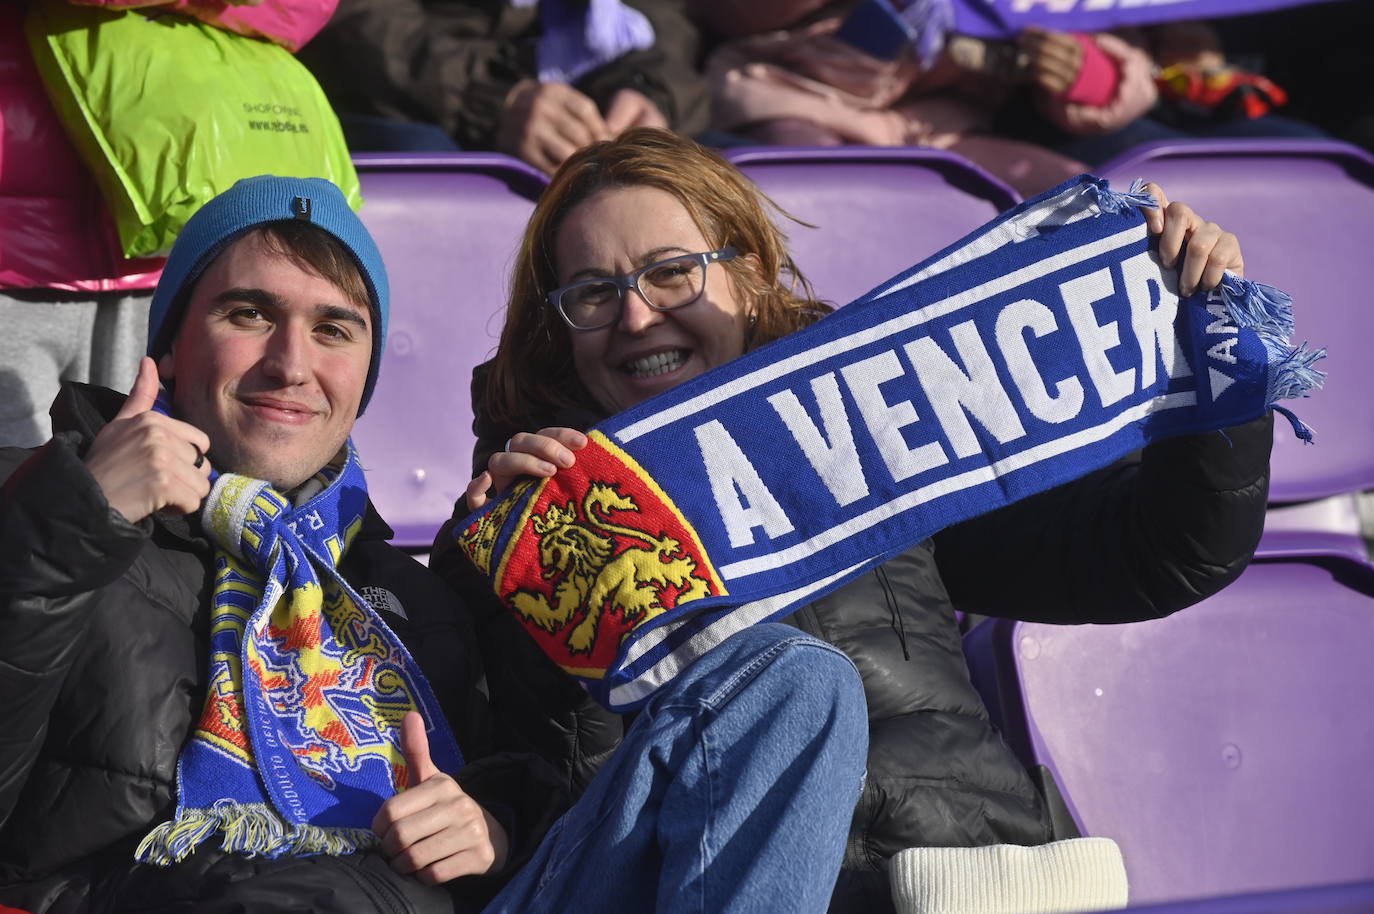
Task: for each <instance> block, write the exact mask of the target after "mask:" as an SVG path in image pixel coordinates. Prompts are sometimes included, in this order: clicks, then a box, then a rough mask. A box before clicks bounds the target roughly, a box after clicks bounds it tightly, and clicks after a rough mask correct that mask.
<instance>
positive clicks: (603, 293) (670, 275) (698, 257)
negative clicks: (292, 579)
mask: <svg viewBox="0 0 1374 914" xmlns="http://www.w3.org/2000/svg"><path fill="white" fill-rule="evenodd" d="M738 256H739V252H738V251H736V250H735V249H734V248H732V247H724V248H721V249H720V250H718V251H705V252H703V253H701V254H682V255H680V256H678V257H670V258H669V259H667V260H660V261H658V262H657V263H651V264H649V265H648V266H647V267H641V268H639V269H638V270H635V271H634V272H633V273H627V274H626V275H624V276H607V277H605V278H604V279H584V280H582V281H580V282H574V283H570V284H568V285H566V286H563V287H562V288H561V289H554V290H553V291H552V292H550V293H549V304H551V305H553V306H554V308H556V309H557V310H558V313H559V314H560V315H562V316H563V320H565V321H567V323H568V326H569V327H571V328H573V329H574V330H599V329H600V328H602V327H609V326H610V325H611V324H614V323H615V322H616V321H617V320H619V319H620V312H621V310H622V309H623V308H624V307H625V294H626V293H627V292H628V291H629V290H630V289H634V290H635V291H636V292H638V293H639V297H640V298H642V299H644V301H645V302H646V303H647V304H648V305H649V307H650V308H653V309H654V310H655V311H672V310H673V309H674V308H681V307H684V306H686V305H690V304H691V303H692V302H694V301H696V300H697V299H698V298H700V297H701V293H702V291H703V290H705V288H706V267H707V265H708V264H712V263H723V262H725V261H727V260H734V259H735V258H736V257H738Z"/></svg>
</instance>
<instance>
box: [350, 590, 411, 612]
mask: <svg viewBox="0 0 1374 914" xmlns="http://www.w3.org/2000/svg"><path fill="white" fill-rule="evenodd" d="M358 595H359V596H361V597H362V598H363V599H364V600H366V601H367V603H368V605H369V606H371V607H372V608H373V609H374V610H376V611H377V612H389V613H392V614H393V615H397V616H400V617H401V618H402V619H409V618H410V616H408V615H406V610H405V607H404V606H402V605H401V601H400V600H398V599H396V595H395V594H394V593H392V592H391V591H389V590H387V589H386V588H385V587H360V588H358Z"/></svg>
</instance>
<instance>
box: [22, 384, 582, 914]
mask: <svg viewBox="0 0 1374 914" xmlns="http://www.w3.org/2000/svg"><path fill="white" fill-rule="evenodd" d="M122 402H123V397H121V396H119V395H118V394H115V393H113V392H111V391H107V390H102V389H99V388H91V387H86V386H85V385H74V386H72V387H69V388H66V389H64V391H63V393H62V394H61V395H60V396H59V398H58V402H57V404H56V405H55V407H54V410H53V418H54V427H56V428H58V429H60V430H62V431H60V432H59V434H58V435H57V437H56V438H55V439H54V440H53V441H51V442H49V443H48V444H47V445H45V446H44V447H42V448H40V449H38V450H37V451H33V452H31V451H27V450H20V449H13V448H11V449H4V450H0V479H4V484H3V487H0V627H2V628H3V631H4V638H3V640H2V641H0V704H3V707H4V708H5V715H4V719H5V728H4V732H3V733H2V734H0V904H8V905H12V906H16V907H19V908H22V909H24V910H29V911H34V912H39V911H48V910H53V911H63V912H68V911H143V910H157V911H168V912H170V911H186V912H190V911H220V910H223V911H254V910H273V911H277V910H293V911H297V910H298V911H340V912H359V911H362V912H366V911H373V910H381V911H387V912H393V911H394V912H403V911H449V910H452V909H453V908H454V906H455V902H456V903H457V907H458V908H459V909H460V910H461V909H464V908H466V907H468V906H476V905H478V904H480V903H481V901H482V900H483V899H484V898H485V897H486V896H487V895H488V894H489V893H490V892H491V891H492V890H493V889H494V888H495V887H496V883H498V882H499V879H498V878H497V877H484V878H483V879H480V880H472V879H470V880H457V881H456V882H454V883H451V884H450V885H451V886H452V887H453V892H449V891H445V890H442V889H433V888H426V887H425V886H422V885H421V884H420V883H419V882H417V881H415V880H414V879H411V878H409V877H401V876H398V875H396V874H395V873H393V872H392V871H391V870H390V869H389V867H388V866H387V865H386V863H385V861H384V860H382V859H381V858H380V857H377V856H375V855H369V854H360V855H354V856H352V857H346V858H327V857H312V858H303V859H300V860H291V859H283V860H278V861H271V860H262V859H248V858H245V857H242V856H240V855H225V854H223V853H222V852H220V851H218V850H217V849H215V848H214V847H213V845H214V844H215V842H213V841H211V842H207V844H206V845H203V846H202V848H201V849H200V851H199V852H197V853H196V854H195V855H193V856H192V857H191V858H190V859H189V860H188V861H186V862H185V863H183V864H180V865H177V866H175V867H171V868H161V867H152V866H141V865H135V864H134V863H133V850H134V847H135V846H136V845H137V843H138V841H139V840H140V839H141V838H142V837H143V836H144V835H145V834H147V832H148V830H149V829H150V828H151V827H152V826H154V825H156V824H158V823H159V822H162V821H165V820H166V819H168V818H169V817H170V816H171V814H172V812H173V809H174V804H175V798H176V788H175V776H176V763H177V757H178V755H179V753H180V751H181V748H182V744H183V743H184V741H185V740H186V737H187V736H188V735H189V733H190V731H191V728H192V726H193V724H194V722H195V720H196V719H197V718H198V717H199V714H200V710H201V707H202V705H203V702H204V698H205V675H206V672H207V658H208V640H207V639H208V630H207V629H208V625H207V623H208V608H209V597H210V594H211V590H212V583H213V582H212V567H213V566H212V552H211V547H210V545H209V543H208V542H207V540H206V539H205V538H204V537H202V536H201V535H200V532H199V525H198V522H197V521H196V520H195V519H193V518H187V517H182V516H178V515H171V514H157V515H154V516H153V517H152V518H149V519H146V520H144V521H143V522H141V523H139V524H129V523H128V522H127V521H125V520H124V518H123V517H122V516H121V515H119V513H118V512H116V511H114V510H112V509H111V508H110V507H109V504H108V503H107V502H106V501H105V498H104V495H103V493H102V492H101V491H100V488H99V486H98V484H97V483H96V482H95V480H94V479H93V478H92V477H91V475H90V474H89V473H88V472H87V471H86V469H85V465H84V464H83V463H82V462H81V457H82V454H83V453H84V451H85V449H86V447H87V446H88V444H89V442H90V440H91V439H92V438H93V436H94V435H95V433H96V432H97V431H98V430H99V429H100V428H101V427H102V426H103V425H104V423H105V422H106V421H107V419H108V417H110V416H112V415H113V414H114V412H116V411H117V410H118V408H119V406H120V404H121V403H122ZM390 535H391V531H390V529H389V528H388V527H387V526H386V524H385V523H383V522H382V521H381V519H380V518H379V517H377V515H376V514H375V513H373V512H369V515H368V517H367V519H366V520H365V522H364V528H363V530H362V532H361V533H360V534H359V536H358V539H357V540H356V541H355V543H354V545H353V547H352V548H351V549H350V550H349V553H348V555H347V557H346V558H345V560H344V563H343V565H342V566H341V570H342V571H343V574H344V576H345V577H346V578H347V579H348V580H349V582H350V583H352V584H353V585H354V587H355V588H356V589H357V590H358V591H359V592H360V593H361V594H363V595H364V596H365V597H366V598H367V599H368V600H369V601H370V602H372V604H373V605H374V607H376V608H377V610H378V611H379V612H380V613H381V615H382V616H383V617H384V618H385V619H386V621H387V624H388V625H390V626H391V627H392V628H393V630H395V631H396V632H397V634H398V635H399V636H400V637H401V638H402V639H403V640H404V641H405V642H406V644H407V646H408V647H409V649H410V650H411V652H412V654H413V655H414V656H415V658H416V660H417V661H418V662H419V664H420V666H421V667H422V668H423V669H424V671H425V673H426V675H427V676H428V678H429V680H430V682H431V684H432V685H433V687H434V691H435V694H436V695H437V696H438V697H439V700H440V702H441V704H442V705H443V708H444V712H445V714H446V715H447V716H448V718H449V720H450V722H451V723H452V725H453V729H454V732H455V735H456V736H457V738H458V741H459V744H460V746H461V747H462V749H463V751H464V753H465V755H466V756H467V759H468V760H469V762H470V765H469V767H468V768H467V769H465V770H464V771H463V772H462V773H461V775H460V776H459V780H460V781H461V782H462V783H463V784H464V787H465V789H467V790H468V792H469V793H471V794H472V795H473V796H474V798H476V799H477V800H478V801H479V802H481V803H483V804H484V805H487V806H488V807H489V808H492V809H493V811H494V812H495V813H496V814H497V815H499V816H506V817H507V820H508V821H509V822H510V823H511V824H512V825H513V826H514V834H513V838H514V840H515V841H516V847H515V848H513V850H515V853H514V854H513V855H512V866H516V865H518V864H519V863H520V862H521V861H522V859H523V858H524V857H526V856H527V855H528V853H529V851H531V850H532V849H533V846H534V845H535V844H536V843H537V842H538V840H539V838H540V837H541V836H542V833H543V830H544V829H545V828H546V827H547V825H548V824H549V823H550V822H551V821H552V818H553V817H554V816H556V815H557V814H558V813H560V812H561V811H562V809H563V808H564V806H565V805H566V801H565V791H563V790H562V789H561V787H559V786H558V784H557V781H556V778H555V777H554V775H553V773H552V772H548V773H547V774H541V772H545V771H546V770H547V769H546V767H545V766H543V765H542V763H537V764H532V761H533V760H531V759H530V758H528V757H517V756H510V755H506V756H503V755H496V754H493V751H492V741H491V721H490V715H489V711H488V709H487V706H486V700H485V697H484V695H483V694H482V692H481V691H480V680H481V669H480V666H479V664H478V662H477V661H476V659H475V656H474V655H475V651H474V650H473V647H474V644H475V641H474V638H473V637H472V634H471V625H470V622H469V620H468V618H467V616H466V614H465V611H464V608H463V606H462V604H461V603H460V601H459V600H458V599H457V597H456V596H455V595H454V594H453V593H452V591H451V590H450V589H449V588H448V587H446V586H445V585H444V584H443V582H441V581H440V580H438V578H436V577H435V576H434V575H432V574H430V573H429V572H428V571H426V570H425V569H424V568H423V567H422V566H420V565H419V564H418V563H416V562H415V561H414V560H412V559H411V558H410V557H409V556H406V555H404V554H403V553H401V552H399V551H398V550H396V549H394V548H392V547H391V546H389V545H388V544H387V543H386V539H387V538H388V537H389V536H390ZM398 609H399V611H398ZM249 876H254V877H256V878H252V879H249V878H247V877H249Z"/></svg>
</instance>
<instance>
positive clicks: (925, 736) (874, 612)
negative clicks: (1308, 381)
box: [430, 375, 1273, 912]
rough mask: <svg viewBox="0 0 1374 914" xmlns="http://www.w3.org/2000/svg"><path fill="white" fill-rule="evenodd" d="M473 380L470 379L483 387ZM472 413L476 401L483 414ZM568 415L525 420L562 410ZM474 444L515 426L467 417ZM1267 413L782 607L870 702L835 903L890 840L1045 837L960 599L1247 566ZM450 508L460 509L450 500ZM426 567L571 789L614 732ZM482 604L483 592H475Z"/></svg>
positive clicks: (1069, 604) (1142, 609)
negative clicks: (984, 696) (980, 688)
mask: <svg viewBox="0 0 1374 914" xmlns="http://www.w3.org/2000/svg"><path fill="white" fill-rule="evenodd" d="M482 383H483V378H482V377H481V376H480V375H479V376H478V377H476V378H475V380H474V386H475V388H477V389H478V396H476V397H474V402H477V403H480V402H482V401H481V399H480V388H481V386H482ZM480 415H481V413H480V411H479V416H480ZM570 418H574V417H573V416H571V414H568V415H561V416H555V417H547V419H548V421H545V422H542V423H539V424H536V425H534V426H533V427H542V426H543V425H558V424H565V423H566V422H567V420H569V419H570ZM477 430H478V434H479V442H478V445H477V453H476V455H475V461H477V462H479V465H481V466H485V461H486V458H487V457H488V456H489V455H490V453H491V452H493V451H495V450H498V449H500V448H501V447H502V445H503V444H504V442H505V440H506V437H507V436H508V435H509V434H510V433H511V430H509V429H498V428H495V427H494V426H490V425H487V424H484V423H482V422H480V421H479V423H478V426H477ZM1272 434H1273V422H1272V419H1271V418H1270V417H1269V416H1267V415H1266V416H1265V417H1264V418H1261V419H1257V420H1255V421H1254V422H1251V423H1248V424H1246V425H1243V426H1238V427H1235V428H1231V429H1227V430H1226V431H1225V432H1224V433H1220V432H1216V433H1210V434H1206V435H1192V436H1187V437H1181V438H1175V439H1172V440H1169V441H1163V442H1160V443H1157V444H1154V445H1151V446H1150V447H1148V448H1146V449H1145V450H1144V451H1143V452H1142V453H1141V454H1140V455H1139V457H1138V459H1135V460H1132V461H1123V462H1122V463H1119V464H1115V465H1113V466H1111V467H1108V468H1105V469H1103V470H1100V471H1098V472H1095V473H1093V474H1091V475H1089V476H1086V477H1084V478H1082V479H1079V480H1077V481H1075V482H1073V483H1070V484H1068V485H1065V486H1061V487H1059V488H1057V489H1052V490H1050V491H1048V492H1044V493H1041V494H1039V495H1036V496H1033V497H1031V498H1027V499H1025V500H1023V501H1021V502H1018V503H1016V504H1014V505H1011V506H1009V507H1007V508H1003V509H1001V510H999V511H996V512H993V513H991V514H987V515H984V516H983V517H979V518H975V519H974V520H971V521H968V522H965V523H963V524H961V525H958V526H956V527H952V528H950V529H947V530H945V531H943V532H941V533H939V534H938V535H936V536H935V538H934V539H933V540H931V541H927V542H925V543H922V544H920V545H918V546H916V547H914V548H912V549H909V550H908V551H907V552H905V553H903V554H902V555H899V556H897V557H896V558H894V559H892V560H891V561H889V562H887V563H886V564H884V565H882V566H880V567H878V568H877V569H875V570H873V571H871V572H869V573H867V574H865V575H862V576H861V577H859V578H857V579H855V580H854V581H851V582H850V583H848V584H846V585H845V586H843V587H841V588H840V589H838V590H836V591H835V592H834V593H831V594H829V595H828V596H826V597H823V598H822V599H820V600H817V601H815V602H814V603H811V604H810V605H808V606H805V607H803V608H802V609H801V610H800V611H798V612H797V613H795V614H794V615H793V616H792V617H791V618H789V619H788V620H786V621H789V622H791V623H792V624H793V625H796V626H798V627H799V628H801V629H803V630H805V631H807V632H809V633H810V634H813V635H816V636H818V637H820V638H822V639H824V640H826V641H829V642H830V643H832V644H834V645H836V646H837V647H839V648H840V649H842V650H843V651H844V652H845V653H846V654H847V655H849V657H850V659H852V660H853V661H854V663H855V665H856V666H857V667H858V669H859V672H860V674H861V675H862V677H863V681H864V690H865V693H866V695H867V699H868V708H869V757H868V780H867V783H866V785H865V788H864V792H863V796H862V798H861V799H860V801H859V804H858V807H857V809H856V810H855V815H854V822H853V826H852V829H851V832H850V840H849V845H848V847H847V848H846V852H845V860H844V864H843V867H842V869H841V872H840V878H839V882H838V884H837V886H836V890H835V896H834V900H833V902H832V910H834V911H853V912H881V911H884V910H890V909H891V900H890V896H889V893H888V888H887V876H886V872H885V871H884V869H883V865H884V863H885V861H886V860H887V858H888V857H890V856H891V855H892V854H894V853H896V852H897V851H899V850H902V849H904V848H908V847H918V846H935V847H959V846H979V845H986V844H997V843H1010V844H1022V845H1031V844H1041V843H1044V842H1046V841H1049V840H1051V839H1052V838H1055V837H1063V835H1055V834H1053V833H1052V828H1051V820H1050V815H1049V812H1048V811H1047V809H1046V805H1045V803H1044V802H1043V800H1042V798H1041V796H1040V794H1039V793H1038V791H1037V790H1036V788H1035V787H1034V785H1033V784H1032V782H1031V780H1030V777H1029V776H1028V775H1027V773H1026V771H1025V770H1024V768H1023V767H1022V766H1021V764H1020V763H1019V762H1018V761H1017V760H1016V758H1015V756H1013V755H1012V754H1011V752H1010V750H1009V749H1007V747H1006V746H1005V744H1004V743H1003V742H1002V740H1001V738H1000V737H999V736H998V735H997V733H996V731H995V730H994V729H993V728H992V726H991V724H990V723H989V721H988V715H987V711H986V709H985V708H984V706H983V702H982V700H981V698H980V697H979V695H978V693H977V692H976V691H975V690H974V688H973V686H972V685H971V684H970V681H969V674H968V669H967V666H966V665H965V662H964V657H963V653H962V650H961V647H960V633H959V627H958V624H957V622H956V616H955V608H956V607H957V608H958V609H960V610H962V611H964V612H966V613H974V614H980V615H996V616H1003V617H1008V618H1016V619H1025V620H1032V621H1046V622H1063V623H1072V622H1128V621H1134V620H1141V619H1152V618H1158V617H1161V616H1166V615H1168V614H1170V613H1172V612H1175V611H1177V610H1179V609H1182V608H1184V607H1186V606H1189V605H1191V604H1193V603H1195V602H1197V601H1198V600H1200V599H1202V598H1204V597H1206V596H1208V595H1210V594H1212V593H1215V592H1216V591H1217V590H1220V589H1221V588H1222V587H1224V586H1225V585H1226V584H1228V583H1230V582H1231V581H1232V580H1234V579H1235V578H1236V576H1238V575H1239V574H1240V572H1241V571H1243V570H1244V568H1245V566H1246V565H1247V564H1248V562H1249V559H1250V556H1251V555H1252V553H1253V552H1254V549H1255V546H1256V544H1257V543H1258V541H1259V536H1260V533H1261V532H1262V530H1263V524H1264V511H1265V505H1266V501H1267V496H1268V482H1269V450H1270V445H1271V440H1272ZM457 513H458V515H460V516H461V515H462V514H464V513H465V511H464V509H463V508H462V506H461V505H460V506H459V508H458V511H457ZM430 566H431V567H432V568H434V569H435V570H437V571H439V572H440V574H442V575H444V576H445V577H446V578H447V579H449V580H450V581H452V582H453V583H454V584H455V586H456V587H459V588H461V589H462V592H464V593H469V594H471V596H470V598H469V602H470V603H471V604H472V605H473V606H474V609H476V610H478V611H479V614H480V621H479V638H481V640H482V641H483V645H484V649H485V651H486V653H485V655H484V656H485V657H486V658H487V663H488V669H489V671H490V675H491V679H490V686H491V695H492V701H493V706H494V708H495V709H496V711H497V714H498V716H499V717H500V718H501V720H502V723H503V725H504V726H507V727H511V728H513V732H512V734H511V735H512V738H515V739H518V740H520V741H521V743H522V744H523V745H525V746H528V747H529V748H531V749H533V750H534V751H537V752H539V753H541V754H543V755H545V756H546V757H547V758H549V759H550V760H551V761H553V762H554V763H555V764H556V765H557V766H558V767H559V768H560V770H561V771H562V772H563V775H564V777H565V778H566V779H567V783H568V785H569V787H570V788H571V789H572V790H573V791H574V792H577V791H579V790H580V789H581V788H582V787H583V786H584V785H585V784H586V782H587V781H588V779H589V778H590V777H591V775H592V774H593V773H594V772H595V770H596V767H597V766H598V765H599V764H600V762H601V761H602V759H604V758H605V757H606V755H607V754H608V753H609V752H610V750H611V749H612V748H613V747H614V746H615V743H616V741H617V740H618V739H619V736H620V733H621V722H620V721H619V719H618V718H617V717H616V716H615V715H613V714H611V713H609V712H607V711H605V710H604V709H602V708H600V707H599V706H597V705H595V704H594V703H593V702H591V700H590V699H589V698H587V696H586V695H585V693H583V692H582V691H581V689H580V688H579V687H577V686H576V685H574V684H573V682H572V680H571V679H569V678H568V677H566V676H564V675H563V674H562V672H561V671H560V670H558V669H557V667H555V666H554V665H553V664H552V663H551V662H550V661H548V660H547V659H546V658H545V657H544V656H543V655H542V654H541V653H540V652H539V650H538V649H537V648H535V646H534V642H533V641H532V639H530V638H529V637H528V636H526V635H525V634H524V632H523V631H522V630H521V629H520V628H519V626H518V625H517V624H516V623H515V622H514V620H513V618H510V617H509V616H508V614H507V613H506V612H505V611H504V610H503V609H502V607H501V606H500V605H499V604H498V603H496V601H495V600H494V599H486V600H485V602H484V598H483V597H482V595H481V594H480V593H479V592H480V591H481V590H482V588H483V587H484V586H485V584H484V582H482V581H480V580H479V579H477V577H476V572H475V571H473V570H472V567H471V565H469V564H468V563H467V562H466V560H465V559H464V558H463V556H462V555H461V553H459V552H458V551H457V550H456V549H455V548H454V547H453V545H452V541H451V533H450V529H449V528H446V529H445V530H443V531H441V532H440V534H439V537H438V538H437V539H436V541H435V547H434V552H433V553H432V555H431V558H430ZM482 607H485V608H482Z"/></svg>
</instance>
